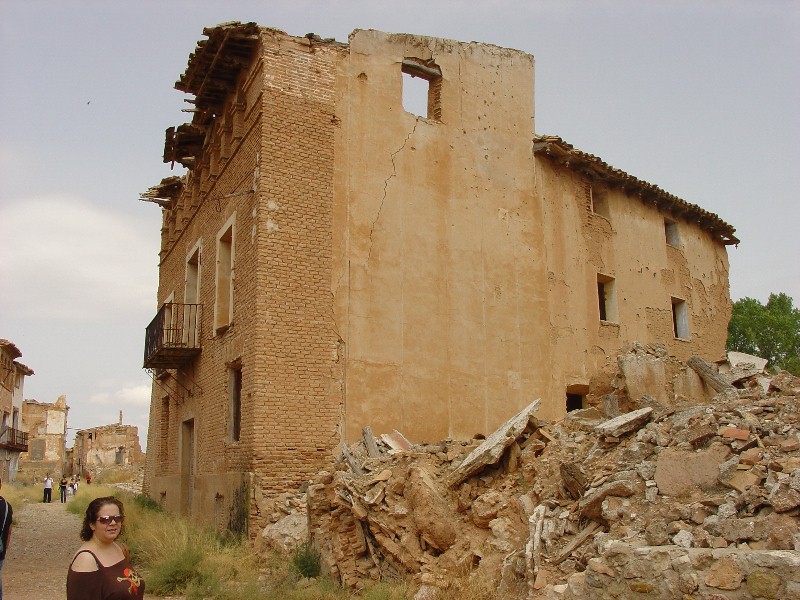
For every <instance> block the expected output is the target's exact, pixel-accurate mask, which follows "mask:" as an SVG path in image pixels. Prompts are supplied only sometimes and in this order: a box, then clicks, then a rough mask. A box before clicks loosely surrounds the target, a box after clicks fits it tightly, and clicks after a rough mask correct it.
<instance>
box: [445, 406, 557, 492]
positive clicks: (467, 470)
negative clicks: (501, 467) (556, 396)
mask: <svg viewBox="0 0 800 600" xmlns="http://www.w3.org/2000/svg"><path fill="white" fill-rule="evenodd" d="M540 404H541V400H534V401H533V402H532V403H531V404H529V405H528V406H526V407H525V408H523V409H522V410H521V411H520V412H518V413H517V414H516V415H514V416H513V417H511V418H510V419H509V420H508V421H506V422H505V423H503V424H502V425H501V426H500V427H498V428H497V429H496V430H495V432H494V433H492V434H491V435H490V436H489V437H487V438H486V439H485V440H484V441H483V442H482V443H481V445H480V446H478V447H477V448H475V449H474V450H473V451H472V452H470V453H469V454H468V455H467V457H466V458H465V459H464V460H463V461H462V462H461V464H460V465H459V466H458V467H456V468H455V469H454V470H453V471H451V472H450V474H449V475H448V476H447V477H446V483H447V485H448V486H449V487H455V486H456V485H458V484H460V483H461V482H463V481H465V480H466V479H467V478H468V477H470V476H471V475H473V474H474V473H477V472H478V471H480V470H481V469H482V468H483V467H485V466H486V465H492V464H495V463H496V462H497V461H498V460H500V457H501V456H502V455H503V451H504V450H505V449H506V448H508V447H509V446H510V445H511V444H513V443H514V442H515V441H516V440H517V438H518V437H519V436H520V435H521V434H522V432H523V431H525V428H526V427H527V426H528V422H529V421H530V419H531V417H532V416H533V413H535V412H536V411H537V410H538V409H539V405H540Z"/></svg>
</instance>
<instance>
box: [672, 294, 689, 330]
mask: <svg viewBox="0 0 800 600" xmlns="http://www.w3.org/2000/svg"><path fill="white" fill-rule="evenodd" d="M672 331H673V333H674V334H675V337H676V338H678V339H681V340H688V339H689V312H688V309H687V307H686V301H685V300H681V299H680V298H672Z"/></svg>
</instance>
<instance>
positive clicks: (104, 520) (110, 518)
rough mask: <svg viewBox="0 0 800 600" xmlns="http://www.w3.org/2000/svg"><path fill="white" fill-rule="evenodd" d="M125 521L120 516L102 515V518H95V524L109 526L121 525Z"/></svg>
mask: <svg viewBox="0 0 800 600" xmlns="http://www.w3.org/2000/svg"><path fill="white" fill-rule="evenodd" d="M124 520H125V517H123V516H122V515H104V516H102V517H97V522H98V523H102V524H103V525H111V522H112V521H113V522H114V523H122V521H124Z"/></svg>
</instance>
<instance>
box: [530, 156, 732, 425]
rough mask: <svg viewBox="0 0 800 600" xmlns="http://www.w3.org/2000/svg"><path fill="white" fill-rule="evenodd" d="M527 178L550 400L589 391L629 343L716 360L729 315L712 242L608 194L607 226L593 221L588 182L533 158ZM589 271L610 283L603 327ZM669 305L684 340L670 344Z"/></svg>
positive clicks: (723, 262) (717, 247) (719, 248)
mask: <svg viewBox="0 0 800 600" xmlns="http://www.w3.org/2000/svg"><path fill="white" fill-rule="evenodd" d="M536 174H537V175H536V188H537V189H536V197H537V198H538V199H539V200H540V201H541V203H542V213H543V216H544V217H543V220H544V223H545V226H544V227H543V228H542V229H541V233H542V235H543V236H544V247H545V248H546V256H547V259H546V260H547V270H548V277H549V290H550V298H549V300H550V307H551V316H550V322H551V340H550V341H551V343H552V345H553V348H554V351H553V352H554V353H553V362H552V364H551V365H549V366H548V368H549V369H550V370H551V372H552V375H553V382H554V385H553V387H552V388H551V390H550V391H551V392H552V393H553V394H555V395H557V394H558V393H559V388H560V387H562V386H563V387H565V385H564V384H566V385H569V384H571V383H576V384H577V383H587V384H589V383H590V379H591V378H592V375H593V373H595V372H597V371H598V370H602V369H609V368H610V369H611V370H613V369H614V368H615V366H616V365H615V364H614V361H615V360H616V355H617V354H618V353H620V351H621V350H623V349H624V348H625V347H626V345H627V344H629V343H630V342H632V341H640V342H643V343H653V342H656V343H661V344H663V345H665V346H666V347H667V349H668V351H669V353H670V354H671V355H673V356H676V357H678V358H679V359H680V360H684V361H685V360H687V359H688V358H689V357H690V356H692V355H694V354H697V355H700V356H703V357H706V358H707V359H709V360H713V359H716V358H718V357H721V356H722V354H723V352H724V349H725V340H726V337H727V325H728V320H729V318H730V311H731V304H730V298H729V291H728V258H727V251H726V249H725V246H724V245H723V244H722V243H720V242H718V241H715V240H714V239H713V238H712V237H711V236H710V235H708V234H707V233H706V232H705V231H703V230H702V229H701V228H700V227H698V226H697V225H696V224H694V223H689V222H687V221H684V220H681V219H679V218H676V217H673V216H671V215H665V214H663V213H661V212H659V211H658V210H656V209H655V208H654V207H653V206H648V205H645V204H644V203H642V201H641V200H640V199H639V198H638V197H630V196H627V195H625V194H624V193H623V192H622V191H620V190H618V189H611V190H609V192H608V195H607V199H608V210H609V218H605V217H603V216H600V215H598V214H595V213H593V212H592V210H591V202H590V200H589V196H588V189H589V188H588V186H589V185H590V182H589V181H588V180H587V179H586V178H584V177H582V176H580V175H578V174H576V173H574V172H573V171H570V170H566V169H563V168H561V167H556V166H554V165H553V164H552V163H551V162H550V161H549V160H547V159H546V158H537V160H536ZM665 217H668V218H669V219H671V220H674V221H676V222H677V224H678V229H679V232H680V240H681V243H680V246H679V247H672V246H670V245H668V244H667V243H666V237H665V232H664V218H665ZM599 273H601V274H604V275H606V276H610V277H612V278H613V279H614V283H615V288H616V301H617V313H618V314H617V316H616V318H615V319H614V320H613V321H614V322H613V323H603V322H601V321H600V319H599V309H598V300H597V293H598V292H597V275H598V274H599ZM673 297H675V298H680V299H683V300H685V301H686V303H687V306H688V313H689V318H688V321H689V334H690V339H689V340H688V341H687V340H682V339H676V338H675V336H674V333H673V324H672V304H671V298H673ZM590 349H591V350H590ZM562 382H564V384H562ZM600 393H602V391H601V392H600ZM554 397H556V396H554ZM559 408H560V409H561V411H562V412H563V410H564V409H563V407H559Z"/></svg>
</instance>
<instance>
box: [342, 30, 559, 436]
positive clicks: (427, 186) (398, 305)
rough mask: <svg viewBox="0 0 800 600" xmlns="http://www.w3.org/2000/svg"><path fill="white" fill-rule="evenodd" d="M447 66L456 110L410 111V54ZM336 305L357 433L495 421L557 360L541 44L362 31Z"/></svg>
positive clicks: (345, 139)
mask: <svg viewBox="0 0 800 600" xmlns="http://www.w3.org/2000/svg"><path fill="white" fill-rule="evenodd" d="M404 58H419V59H422V60H430V59H432V60H433V61H435V63H436V64H437V65H438V66H439V67H440V68H441V71H442V77H443V82H442V88H441V115H442V116H441V120H440V121H436V120H432V119H425V118H421V117H416V116H415V115H413V114H411V113H408V112H405V111H404V110H403V106H402V76H401V69H400V64H401V62H402V60H403V59H404ZM337 92H338V95H337V116H339V117H340V118H341V120H342V126H341V127H340V128H339V129H338V130H337V141H336V148H337V153H336V165H337V173H336V186H335V190H336V192H335V195H334V203H335V213H334V228H335V234H334V263H333V267H334V276H333V282H334V287H333V291H334V295H335V297H334V306H335V313H336V321H337V325H338V328H339V331H340V332H341V333H342V336H343V339H344V340H345V343H346V348H347V362H346V394H347V410H346V434H347V439H348V440H352V439H354V438H355V437H356V436H358V435H360V431H361V428H362V427H363V426H365V425H371V427H372V429H373V431H375V432H376V433H380V432H386V431H390V430H391V429H393V428H396V429H398V430H400V431H402V432H403V433H404V435H406V436H408V437H409V438H410V439H412V440H414V441H422V440H430V441H433V440H437V439H441V438H443V437H448V436H453V437H464V436H471V435H473V434H475V433H479V432H482V433H488V432H489V431H491V430H492V429H493V428H494V427H495V426H496V425H497V423H498V422H499V421H502V420H503V419H504V418H507V416H508V415H509V414H513V413H515V412H517V411H518V410H519V409H520V408H521V407H523V406H525V405H527V404H528V403H530V401H531V399H532V398H531V394H535V393H537V391H538V390H541V389H543V387H545V383H546V380H547V379H548V377H549V374H547V373H546V372H544V371H543V370H542V369H541V368H539V365H538V364H537V363H538V362H539V361H544V362H548V343H547V330H546V328H543V327H541V326H540V324H541V323H542V322H543V319H546V318H547V316H546V312H545V307H546V300H545V295H546V291H547V290H546V288H543V287H541V286H538V285H537V282H541V281H542V280H543V278H544V276H545V273H544V270H543V261H542V257H543V249H542V247H541V240H537V239H536V236H535V235H534V234H533V231H534V230H535V228H536V227H537V223H539V222H540V221H541V216H540V214H539V209H538V205H537V204H536V203H535V202H534V201H533V169H532V153H531V140H532V136H533V116H534V115H533V59H532V57H531V56H529V55H527V54H524V53H522V52H518V51H515V50H508V49H503V48H498V47H495V46H490V45H485V44H476V43H459V42H454V41H450V40H440V39H434V38H425V37H419V36H412V35H398V34H384V33H380V32H376V31H356V32H354V33H353V35H352V36H351V38H350V53H349V56H348V57H347V59H346V60H345V61H344V62H343V64H341V65H340V70H339V75H338V80H337Z"/></svg>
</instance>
